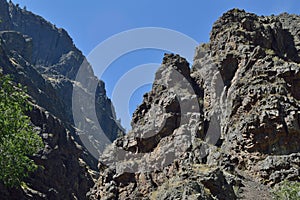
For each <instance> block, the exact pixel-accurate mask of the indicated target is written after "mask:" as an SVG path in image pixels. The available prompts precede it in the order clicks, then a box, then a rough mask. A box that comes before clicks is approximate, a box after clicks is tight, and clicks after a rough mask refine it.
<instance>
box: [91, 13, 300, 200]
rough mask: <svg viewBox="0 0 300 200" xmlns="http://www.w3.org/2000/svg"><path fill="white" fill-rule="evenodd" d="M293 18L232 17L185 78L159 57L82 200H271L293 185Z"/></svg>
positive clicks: (296, 149)
mask: <svg viewBox="0 0 300 200" xmlns="http://www.w3.org/2000/svg"><path fill="white" fill-rule="evenodd" d="M299 20H300V17H299V16H296V15H289V14H281V15H279V16H270V17H265V16H257V15H255V14H251V13H247V12H245V11H242V10H238V9H233V10H230V11H228V12H227V13H225V14H224V15H223V16H222V17H221V18H220V19H219V20H217V21H216V22H215V23H214V25H213V28H212V31H211V35H210V42H209V43H206V44H201V45H200V46H199V47H197V49H196V53H195V58H194V63H193V66H192V69H191V70H190V68H189V64H188V63H187V62H186V60H185V59H184V58H181V57H180V56H178V55H173V54H166V55H165V58H164V60H163V63H162V65H161V67H160V68H159V70H158V72H157V73H156V77H155V81H154V84H153V87H152V90H151V91H150V92H149V93H147V94H145V95H144V101H143V103H142V104H141V105H140V106H139V107H138V108H137V110H136V111H135V113H134V114H133V119H132V127H133V129H132V131H131V132H130V133H128V134H127V135H125V136H124V137H120V138H118V139H117V140H116V141H115V142H114V143H113V144H112V145H111V146H110V147H108V148H107V151H106V152H105V153H104V154H103V155H102V157H101V158H100V162H99V169H100V178H99V179H98V181H97V183H96V185H95V186H94V188H93V189H92V190H91V193H90V198H91V199H226V200H228V199H257V197H259V199H271V195H272V194H271V193H270V190H271V188H272V187H274V186H275V185H277V184H279V183H281V182H283V181H300V180H299V177H300V176H299V173H300V171H299V169H300V146H299V143H300V129H299V125H300V121H299V117H300V102H299V100H300V98H299V97H300V95H299V94H300V93H299V88H300V85H299V84H300V59H299V55H300V54H299V51H300V45H299V43H300V42H299V39H300V37H299Z"/></svg>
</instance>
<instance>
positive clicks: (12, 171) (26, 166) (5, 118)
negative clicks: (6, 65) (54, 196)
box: [0, 74, 43, 186]
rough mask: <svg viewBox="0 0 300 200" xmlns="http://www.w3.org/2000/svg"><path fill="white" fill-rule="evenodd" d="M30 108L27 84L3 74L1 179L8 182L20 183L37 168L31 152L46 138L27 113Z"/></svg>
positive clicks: (0, 92)
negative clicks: (41, 134)
mask: <svg viewBox="0 0 300 200" xmlns="http://www.w3.org/2000/svg"><path fill="white" fill-rule="evenodd" d="M29 109H31V108H30V105H29V104H28V98H27V95H26V93H25V92H24V88H22V87H21V85H14V84H13V83H12V82H11V79H10V78H9V77H8V76H3V75H1V74H0V180H1V181H3V182H4V184H5V185H8V186H16V185H19V184H20V183H21V181H22V179H23V178H24V177H26V176H28V173H29V172H32V171H34V170H35V169H36V168H37V165H36V164H35V163H34V161H33V160H32V159H30V156H32V155H34V154H35V153H37V152H38V151H39V150H40V149H41V148H42V146H43V142H42V139H41V137H40V136H39V135H38V134H37V133H36V132H35V131H34V129H33V127H32V126H31V124H30V119H29V117H27V116H26V115H25V114H24V113H25V112H26V111H28V110H29Z"/></svg>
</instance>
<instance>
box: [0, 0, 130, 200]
mask: <svg viewBox="0 0 300 200" xmlns="http://www.w3.org/2000/svg"><path fill="white" fill-rule="evenodd" d="M0 5H1V6H0V21H1V22H0V57H1V60H0V67H1V69H2V70H3V73H4V74H10V75H11V76H12V77H13V79H14V81H15V82H18V83H21V84H22V85H23V86H26V87H27V89H28V93H29V95H30V96H31V99H32V102H33V104H34V110H33V111H32V112H30V113H28V115H29V116H30V117H31V119H32V120H31V121H32V123H33V124H34V125H35V126H36V127H37V128H39V130H40V134H41V136H42V137H43V139H44V142H45V144H46V145H45V149H44V151H43V152H41V153H40V155H37V156H36V157H35V158H34V160H36V162H37V163H38V164H40V165H41V166H43V170H41V169H40V170H38V171H37V172H36V173H33V175H32V176H30V177H29V178H28V179H26V181H25V182H26V184H27V185H28V188H27V189H23V190H22V189H21V188H19V189H18V190H10V189H8V190H7V189H5V188H3V187H0V196H3V198H5V196H6V195H7V198H8V197H9V196H11V195H12V196H11V198H12V199H13V198H15V199H27V198H33V199H39V198H42V199H43V198H54V199H73V198H78V199H84V198H86V197H85V194H86V193H87V192H88V190H89V188H90V187H91V186H92V184H93V177H95V175H96V174H97V172H96V171H97V167H96V166H97V159H96V158H94V157H93V156H92V155H91V154H90V153H89V151H88V150H87V149H86V148H85V147H84V145H83V144H82V142H81V140H80V138H79V136H78V130H77V129H76V128H75V127H74V121H73V113H72V90H73V86H74V85H81V84H77V83H76V82H75V78H76V74H77V72H78V70H79V68H80V67H81V65H82V63H83V62H84V61H85V57H84V55H83V54H82V53H81V51H80V50H78V49H77V48H76V47H75V45H74V43H73V41H72V39H71V38H70V36H69V35H68V33H67V32H66V31H65V30H64V29H59V28H56V27H55V26H54V25H53V24H51V23H49V22H48V21H46V20H45V19H43V18H42V17H40V16H37V15H35V14H33V13H31V12H29V11H27V10H25V9H21V8H20V7H18V6H16V5H14V4H13V3H11V2H9V3H8V2H7V1H6V0H0ZM84 67H85V68H86V71H87V72H88V73H87V77H86V81H94V82H96V83H97V90H96V94H94V95H95V96H91V97H94V98H95V99H96V102H95V110H96V113H97V117H98V118H99V119H100V120H99V123H100V125H101V128H102V129H103V131H104V133H105V134H106V135H107V137H108V138H109V139H110V140H111V141H113V140H115V139H116V138H117V137H118V135H122V134H124V132H123V128H122V127H121V126H120V124H119V123H118V122H117V120H116V119H115V118H114V117H115V113H114V108H113V105H112V103H111V101H110V99H108V97H107V96H106V91H105V85H104V83H103V82H102V81H100V80H98V78H97V77H95V75H94V73H93V70H92V68H91V66H90V65H89V64H85V65H84ZM81 86H82V85H81ZM83 89H84V91H85V88H83ZM86 91H87V93H86V94H85V95H87V96H90V95H93V94H90V93H89V92H88V90H86ZM90 123H98V121H97V122H90ZM95 170H96V171H95ZM33 177H34V178H33ZM76 177H79V178H76ZM57 181H59V183H58V182H57ZM49 191H52V192H49ZM2 194H3V195H2ZM0 198H1V197H0Z"/></svg>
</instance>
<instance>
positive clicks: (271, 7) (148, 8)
mask: <svg viewBox="0 0 300 200" xmlns="http://www.w3.org/2000/svg"><path fill="white" fill-rule="evenodd" d="M13 2H14V3H19V4H20V7H23V6H26V8H27V10H30V11H32V12H34V13H36V14H38V15H41V16H42V17H44V18H45V19H47V20H48V21H50V22H51V23H53V24H55V25H56V26H57V27H62V28H64V29H66V30H67V31H68V33H69V34H70V36H71V37H72V38H73V41H74V43H75V45H76V46H77V47H78V48H79V49H80V50H81V51H82V52H83V53H84V55H89V53H90V52H91V50H93V49H94V48H95V47H96V46H97V45H98V44H99V43H101V42H103V41H104V40H106V39H107V38H109V37H111V36H113V35H114V34H117V33H120V32H122V31H126V30H129V29H133V28H141V27H163V28H168V29H172V30H176V31H179V32H181V33H184V34H186V35H187V36H189V37H191V38H193V39H194V40H196V41H197V42H198V43H202V42H207V41H208V39H209V32H210V30H211V27H212V24H213V22H214V21H216V20H217V19H218V18H219V17H220V16H221V15H222V13H224V12H226V11H227V10H229V9H231V8H240V9H245V10H246V11H248V12H254V13H256V14H258V15H270V14H279V13H282V12H289V13H294V14H300V1H297V0H285V1H283V0H260V1H258V0H213V1H210V0H206V1H202V0H191V1H176V0H173V1H169V0H163V1H158V0H152V1H148V0H139V1H137V0H128V1H121V0H119V1H115V0H111V1H104V0H88V1H80V0H78V1H76V0H75V1H74V0H73V1H71V0H48V1H46V0H13ZM162 57H163V51H160V50H149V49H148V50H140V51H135V52H132V53H129V54H127V55H124V56H122V57H121V58H120V59H118V60H116V61H115V62H114V63H113V64H112V65H111V67H110V68H109V70H107V71H106V72H105V73H104V75H103V76H102V77H101V79H103V80H104V81H105V83H106V89H107V93H108V96H109V97H111V96H112V91H113V88H114V85H115V84H116V83H117V81H118V80H119V79H120V77H122V75H124V74H125V73H126V72H127V71H129V70H130V69H132V68H133V67H135V66H137V65H141V64H145V63H160V62H161V60H162ZM145 76H147V74H145ZM149 76H150V75H149ZM151 76H153V75H151ZM139 78H141V77H139ZM150 86H151V85H149V84H148V85H146V86H141V88H140V89H138V90H136V91H135V92H134V93H133V95H132V98H131V100H130V103H129V105H124V106H127V107H128V109H129V111H130V113H132V112H133V110H134V109H135V108H136V106H137V105H138V104H139V103H140V102H141V99H142V94H143V93H145V92H146V91H149V89H150ZM116 109H117V110H118V108H116ZM118 116H120V115H119V114H118ZM123 118H124V117H123ZM123 118H122V121H125V122H124V123H125V124H124V126H125V127H126V128H127V129H129V125H128V123H129V119H123ZM128 118H129V116H128Z"/></svg>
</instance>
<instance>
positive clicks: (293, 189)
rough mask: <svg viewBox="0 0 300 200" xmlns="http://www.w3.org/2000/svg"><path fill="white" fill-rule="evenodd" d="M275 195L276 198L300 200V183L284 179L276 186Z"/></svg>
mask: <svg viewBox="0 0 300 200" xmlns="http://www.w3.org/2000/svg"><path fill="white" fill-rule="evenodd" d="M273 195H274V199H276V200H299V199H300V183H299V182H293V181H284V182H282V183H280V184H279V185H278V186H277V187H276V188H274V190H273Z"/></svg>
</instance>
